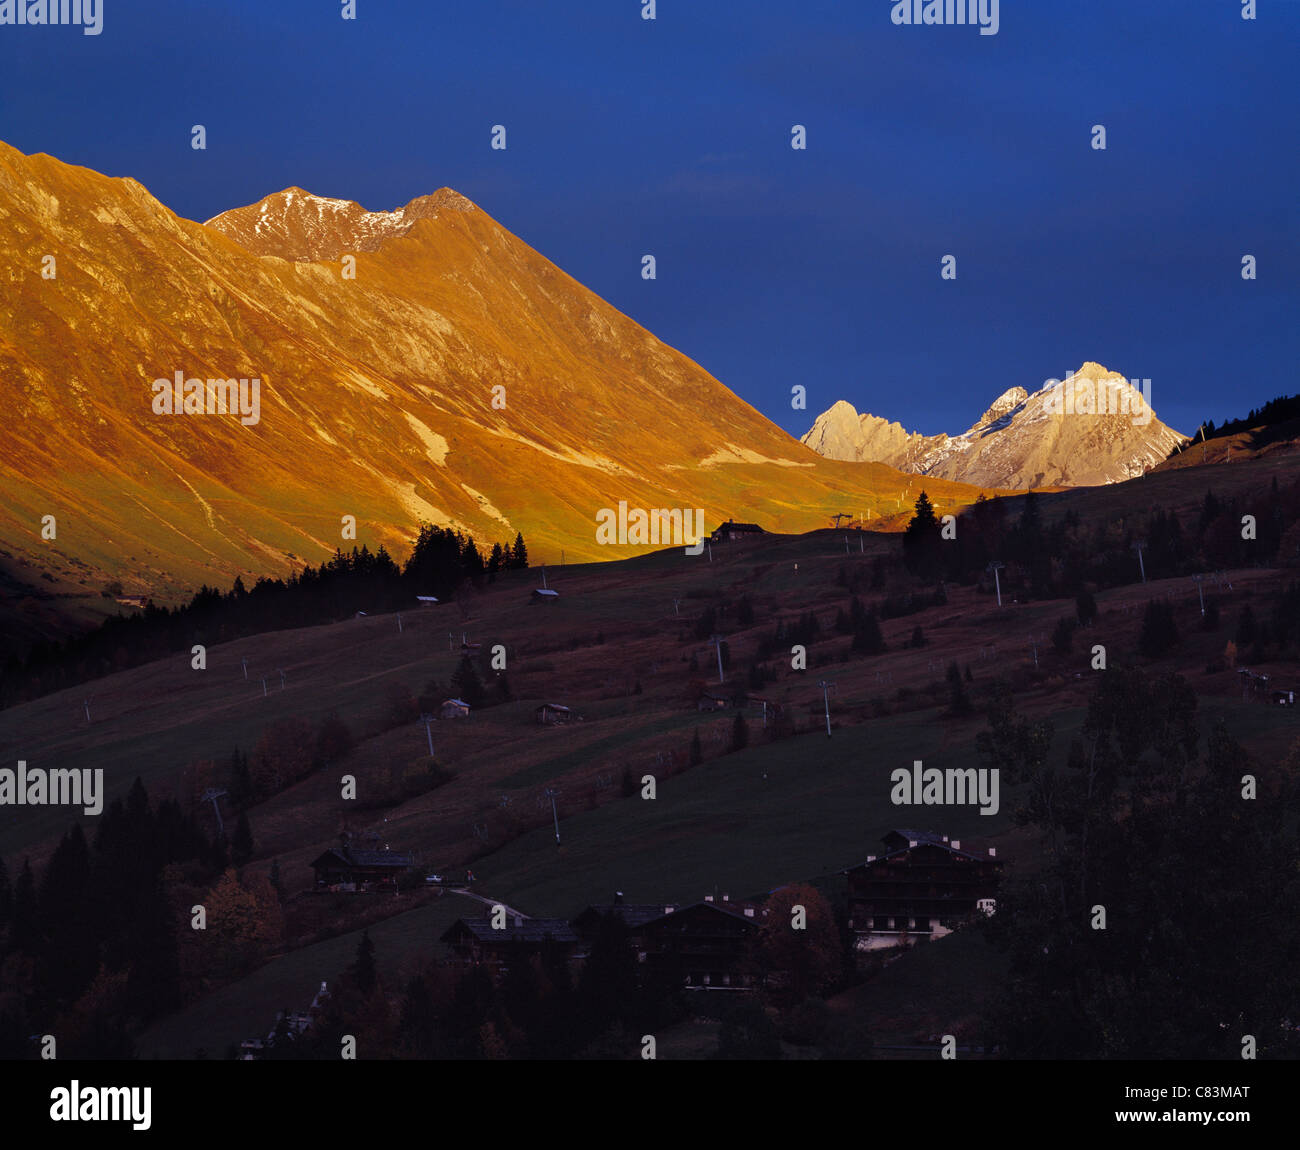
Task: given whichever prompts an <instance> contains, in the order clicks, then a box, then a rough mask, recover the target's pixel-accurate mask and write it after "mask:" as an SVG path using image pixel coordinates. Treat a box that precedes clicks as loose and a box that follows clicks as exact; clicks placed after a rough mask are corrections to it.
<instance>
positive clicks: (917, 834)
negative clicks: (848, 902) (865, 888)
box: [841, 830, 1002, 874]
mask: <svg viewBox="0 0 1300 1150" xmlns="http://www.w3.org/2000/svg"><path fill="white" fill-rule="evenodd" d="M898 835H902V836H903V838H904V841H903V843H902V844H901V845H899V846H895V845H893V844H895V843H896V842H898V839H897V837H896V836H898ZM881 841H882V842H883V843H884V844H885V845H886V846H887V847H890V848H891V849H889V850H886V851H885V853H884V854H880V855H876V856H875V857H874V858H870V859H867V860H866V861H865V862H860V863H857V864H855V865H854V866H851V867H845V868H844V870H843V871H842V872H841V873H842V874H848V873H849V872H850V871H855V870H861V869H863V868H864V867H869V866H874V865H875V864H876V863H878V862H883V861H885V860H888V859H893V858H898V857H899V856H900V855H905V854H907V853H908V852H909V851H910V850H912V849H913V848H912V845H911V844H912V843H916V845H917V847H939V848H940V849H941V850H945V851H947V852H948V853H949V854H954V855H958V856H960V857H961V858H967V859H970V860H972V861H973V862H989V863H993V864H994V865H995V866H1001V865H1002V860H1001V859H1000V858H997V857H996V856H994V855H991V854H988V853H987V852H985V853H979V854H977V853H975V852H974V851H968V850H964V849H962V848H960V847H954V846H953V845H952V843H951V842H949V841H945V839H944V836H943V835H939V834H935V832H934V831H911V830H898V831H890V832H889V834H887V835H885V836H884V837H883V838H882V839H881ZM960 841H961V840H960V839H959V840H958V842H960Z"/></svg>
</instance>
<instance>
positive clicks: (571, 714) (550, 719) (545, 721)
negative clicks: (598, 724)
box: [533, 703, 583, 727]
mask: <svg viewBox="0 0 1300 1150" xmlns="http://www.w3.org/2000/svg"><path fill="white" fill-rule="evenodd" d="M533 715H534V717H535V718H536V719H537V721H538V722H539V723H541V724H542V726H544V727H545V726H553V725H558V724H561V723H581V722H582V721H583V720H582V716H581V715H580V714H578V712H577V711H575V710H574V709H573V708H572V707H564V706H561V705H560V704H559V703H543V704H542V705H541V706H540V707H538V708H537V709H536V710H535V711H534V712H533Z"/></svg>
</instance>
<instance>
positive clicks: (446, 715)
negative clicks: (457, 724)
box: [438, 699, 469, 719]
mask: <svg viewBox="0 0 1300 1150" xmlns="http://www.w3.org/2000/svg"><path fill="white" fill-rule="evenodd" d="M438 718H440V719H468V718H469V704H468V703H467V702H465V700H464V699H444V700H443V701H442V706H440V707H439V708H438Z"/></svg>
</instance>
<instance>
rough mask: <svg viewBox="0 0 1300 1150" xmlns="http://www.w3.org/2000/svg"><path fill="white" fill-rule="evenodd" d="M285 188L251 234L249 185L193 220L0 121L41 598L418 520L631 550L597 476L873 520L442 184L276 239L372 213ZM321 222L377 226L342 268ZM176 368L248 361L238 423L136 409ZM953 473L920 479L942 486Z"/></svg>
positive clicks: (151, 590)
mask: <svg viewBox="0 0 1300 1150" xmlns="http://www.w3.org/2000/svg"><path fill="white" fill-rule="evenodd" d="M284 191H285V193H286V194H284V195H281V196H280V201H278V202H277V203H272V204H271V205H270V207H269V208H268V212H267V213H266V214H267V215H268V216H269V215H270V214H271V209H272V208H275V207H276V206H277V204H283V206H285V207H286V208H287V209H288V210H287V211H286V212H285V213H284V214H283V220H284V226H283V227H282V228H279V229H277V230H275V231H274V234H273V233H272V231H271V229H269V228H268V227H266V226H264V227H263V229H262V232H261V233H260V234H259V233H258V232H257V229H256V220H257V219H258V218H261V217H262V215H263V213H262V212H261V206H262V205H263V204H264V203H268V200H269V197H263V199H262V200H258V201H256V202H255V203H254V204H251V205H246V206H245V208H244V209H232V212H235V213H240V212H241V211H242V215H239V214H236V215H234V216H232V215H231V213H229V212H228V213H221V214H219V215H218V216H216V217H212V220H214V221H220V223H221V226H217V225H216V224H211V225H205V224H202V223H199V222H196V221H192V220H187V219H185V218H183V217H181V216H178V215H177V214H176V213H175V212H173V211H171V209H169V208H167V207H166V206H165V205H163V204H161V203H160V202H159V201H158V200H156V199H155V198H154V197H153V196H152V195H150V193H149V192H148V191H147V189H146V188H145V187H144V186H143V185H142V184H140V183H139V182H138V181H135V180H132V179H130V178H113V177H107V176H103V175H101V174H99V173H97V172H94V171H93V170H92V169H89V168H81V167H75V166H73V165H67V164H63V163H62V162H61V161H59V160H57V159H54V158H53V157H39V156H37V157H29V156H25V155H24V154H23V153H21V152H19V151H18V150H17V149H14V148H12V147H10V146H8V145H0V268H3V269H4V271H3V272H0V285H3V288H4V292H3V295H2V296H0V300H3V303H2V304H0V379H3V380H4V384H5V393H6V396H7V398H8V400H9V403H10V414H11V418H10V419H9V420H7V421H4V422H3V423H0V477H2V480H0V481H2V482H3V484H4V489H5V491H6V496H7V498H6V501H5V505H4V506H3V507H0V550H3V551H7V552H9V555H8V556H2V555H0V567H3V568H4V569H5V570H7V571H17V570H18V569H19V568H20V567H24V566H25V567H27V568H30V570H31V571H32V572H33V573H35V572H39V573H41V574H42V576H48V577H49V580H50V581H51V582H52V583H53V584H54V586H55V588H57V592H58V593H59V594H61V595H66V596H68V597H69V598H70V599H75V598H76V597H77V596H81V597H83V598H92V597H96V598H97V596H98V593H99V591H100V590H101V589H102V587H103V586H104V585H105V584H106V583H108V582H109V581H114V582H121V583H122V585H123V589H124V591H125V592H126V593H127V594H148V595H150V596H152V597H153V598H155V599H156V600H157V601H159V602H169V601H170V602H175V601H178V600H180V599H183V598H185V597H187V596H188V594H189V593H192V591H193V590H194V589H195V588H197V587H198V586H199V585H201V584H203V583H214V582H217V583H221V584H228V583H229V582H230V581H231V580H233V578H234V577H235V576H236V575H239V576H243V577H244V578H246V579H249V578H252V579H255V578H257V577H259V576H260V575H270V576H280V575H285V574H288V573H289V572H290V571H292V570H296V569H298V568H299V567H301V566H302V565H303V564H304V563H313V564H314V563H318V562H320V561H322V560H324V559H327V558H328V557H329V556H330V555H332V554H333V552H334V550H335V549H336V548H338V547H342V548H344V549H345V550H346V549H350V548H351V547H352V546H354V545H355V546H360V545H362V544H366V545H368V546H369V547H370V549H371V550H372V551H373V550H375V549H376V548H377V547H379V546H387V547H389V548H390V549H394V550H395V551H396V549H399V548H403V547H405V546H406V544H407V542H408V541H409V539H410V538H411V537H412V536H413V534H414V531H415V529H416V528H417V526H418V524H419V523H420V522H421V521H427V522H430V523H434V524H436V525H439V526H447V527H452V528H455V529H457V530H461V531H463V532H465V533H466V534H471V535H473V536H474V537H475V538H476V539H478V540H480V541H484V542H488V543H490V542H492V541H494V540H504V539H513V537H514V535H515V534H516V532H522V533H523V534H524V536H525V538H526V539H527V540H528V542H529V547H530V551H531V552H532V554H533V555H534V556H535V557H536V558H541V559H549V560H551V561H555V560H558V559H559V558H560V554H561V552H562V551H563V552H564V553H566V554H567V555H568V556H569V557H570V558H572V559H575V560H576V559H605V558H624V557H627V556H628V555H631V554H636V553H638V552H639V551H641V550H645V549H647V548H641V547H638V546H627V547H613V548H606V547H601V546H600V545H599V544H598V543H597V542H596V539H595V522H596V521H595V515H596V512H597V511H598V510H599V509H601V508H604V507H616V506H617V505H618V503H619V501H620V500H627V501H628V503H629V504H630V505H631V506H640V507H647V508H651V507H668V508H671V507H699V508H703V509H704V511H705V514H706V517H707V519H708V520H709V521H710V522H711V523H714V522H720V521H722V520H723V519H726V518H730V517H734V518H738V519H744V520H752V521H757V522H759V523H761V524H762V525H763V526H765V527H767V528H769V529H771V530H775V531H803V530H809V529H811V528H814V527H821V526H825V525H826V523H827V522H828V520H829V517H830V516H831V515H832V514H834V513H835V512H839V511H852V512H854V513H855V514H858V515H861V516H862V517H863V518H864V519H865V520H866V521H867V522H869V523H877V524H881V525H885V526H889V527H898V526H900V525H901V524H899V523H898V522H897V519H898V517H899V516H903V515H905V504H906V503H908V502H910V498H909V492H911V497H912V498H914V495H915V492H914V491H911V486H910V484H911V481H910V480H909V478H908V477H907V476H904V475H902V474H900V473H899V472H897V471H896V470H894V469H891V468H889V467H885V466H883V465H877V464H872V465H867V466H866V467H863V466H862V465H853V466H850V465H848V464H844V463H839V462H835V461H831V460H826V459H823V458H821V457H819V456H818V455H816V454H815V453H813V452H811V451H808V450H807V448H805V447H804V446H802V445H800V444H799V443H798V441H797V440H795V439H794V438H792V437H791V436H789V435H788V434H787V433H786V432H784V431H783V430H781V429H780V428H779V427H777V426H776V425H775V424H773V423H772V422H771V421H769V420H768V419H766V417H764V416H763V415H762V414H761V413H760V412H758V411H757V410H756V409H755V408H754V407H753V406H752V405H750V404H749V403H747V402H746V401H744V400H743V399H741V398H740V397H739V396H736V395H735V394H734V393H732V392H731V391H729V390H728V389H727V388H726V387H725V386H724V385H723V384H721V383H720V382H719V381H718V380H716V379H714V378H713V377H712V376H710V375H709V374H708V373H707V372H706V371H704V369H703V368H701V367H699V365H697V364H695V363H694V362H693V361H691V360H690V359H689V358H688V357H687V356H685V355H684V354H683V353H681V352H680V351H678V350H676V349H674V348H671V347H669V346H668V345H666V344H664V343H663V342H662V341H661V340H659V339H658V338H657V337H656V336H654V335H653V334H652V333H651V332H649V331H647V330H646V329H644V328H643V327H641V326H640V325H639V324H637V323H636V322H635V321H634V320H632V319H631V318H630V317H628V316H626V315H624V314H623V313H621V312H619V311H618V310H617V309H616V308H614V307H613V306H612V305H610V304H609V303H607V302H606V301H604V300H602V299H600V297H598V296H596V295H595V294H594V293H592V292H590V291H589V290H588V289H587V288H585V287H584V286H583V285H582V284H580V283H579V282H578V281H577V280H575V279H573V278H572V277H571V276H569V275H568V274H567V273H566V272H564V271H563V270H562V269H561V268H559V267H558V266H556V265H555V264H553V263H552V262H550V261H549V260H548V259H546V258H545V257H544V256H542V255H541V254H540V253H538V252H537V251H535V250H534V249H533V248H531V247H529V246H528V245H527V244H526V243H525V242H524V241H522V240H520V239H519V238H518V237H517V236H514V235H513V234H512V233H510V232H509V231H507V230H506V229H505V228H504V227H502V226H501V225H500V224H499V223H497V222H496V221H495V220H494V219H492V218H491V216H489V215H488V214H487V213H486V212H485V211H483V210H482V209H481V208H479V207H477V206H475V205H472V204H470V201H468V200H464V199H463V197H460V196H459V194H458V193H455V192H452V191H450V190H446V191H442V192H434V193H431V194H430V195H429V196H426V197H416V199H415V200H413V201H410V203H409V204H408V205H407V206H406V208H404V209H403V212H404V215H403V217H402V224H403V226H404V224H405V221H406V210H407V209H408V208H410V206H411V205H412V204H413V205H415V207H414V208H410V214H413V215H415V216H416V218H415V219H414V221H413V222H412V223H411V224H410V226H409V227H406V228H404V230H402V232H401V234H387V233H386V232H385V233H384V234H382V235H381V234H380V232H381V231H382V230H383V229H380V230H378V231H377V230H375V229H373V228H370V227H369V225H365V226H363V227H362V228H361V229H359V230H358V229H356V228H355V227H354V228H353V229H352V230H349V229H348V228H347V227H342V226H340V228H338V229H324V230H322V231H319V232H316V233H315V234H308V232H306V231H303V232H301V234H298V233H296V232H295V231H294V225H295V223H300V222H301V221H302V219H304V218H305V219H313V218H321V219H324V218H325V216H326V213H328V214H329V216H330V217H331V218H332V217H333V216H335V215H337V216H338V217H339V218H340V220H344V219H346V220H347V221H349V222H350V224H355V221H357V220H361V219H363V217H366V216H368V215H370V214H371V213H366V212H365V209H363V208H361V207H360V205H357V207H356V208H355V209H352V208H349V207H347V205H348V204H351V203H353V202H354V201H333V202H337V203H341V204H342V205H344V206H343V207H341V208H339V209H337V210H336V209H335V208H334V207H332V206H329V205H328V204H327V205H325V206H320V207H318V206H317V205H316V203H315V201H306V200H304V201H303V202H302V203H298V204H297V205H296V206H295V204H294V203H293V202H292V201H290V198H289V196H288V195H287V193H288V192H290V191H293V192H294V195H293V200H295V201H296V200H298V199H299V195H298V192H297V191H296V190H294V189H285V190H284ZM302 194H303V196H305V195H309V194H310V193H302ZM277 195H280V194H278V193H277ZM320 199H322V200H324V197H320ZM466 205H468V206H469V208H472V210H467V207H466ZM452 209H455V210H452ZM223 217H224V219H223ZM394 230H395V228H394ZM250 233H251V234H250ZM327 233H328V234H327ZM339 233H342V234H343V236H344V238H347V239H348V240H349V241H351V240H359V241H365V240H366V239H367V236H369V237H370V238H372V239H375V238H377V242H376V243H375V244H374V245H373V250H369V251H367V250H357V251H356V252H355V253H354V254H355V259H356V263H355V272H356V275H355V279H349V278H346V277H345V275H344V268H343V267H342V266H341V262H340V261H339V260H337V259H335V258H324V257H321V253H322V252H324V251H334V250H336V249H337V246H338V241H339ZM362 233H365V234H362ZM246 245H253V246H254V247H259V246H260V247H261V248H262V249H263V251H262V253H261V254H259V253H258V252H257V251H253V250H250V248H249V246H246ZM271 248H277V249H278V250H279V251H283V252H284V253H285V255H282V256H279V257H275V256H273V255H272V253H271V251H269V250H267V249H271ZM34 252H35V253H51V254H52V255H53V256H54V258H55V260H56V264H57V270H53V269H52V270H53V274H52V275H51V276H46V275H43V274H42V263H41V259H40V257H39V256H37V257H33V255H32V253H34ZM348 254H353V253H348ZM313 255H314V256H317V257H321V258H316V259H312V258H300V259H289V258H286V257H287V256H301V257H311V256H313ZM176 372H180V373H182V376H183V377H185V378H186V379H189V378H191V377H192V378H195V379H198V380H204V379H213V380H225V379H230V378H234V377H239V378H244V377H247V378H250V379H252V378H257V379H258V380H259V383H260V418H259V420H258V421H257V422H256V424H255V425H253V426H241V424H240V421H239V419H238V418H233V419H232V418H229V417H223V416H221V415H220V414H210V415H206V414H205V415H198V414H189V415H185V414H179V415H178V414H171V415H168V414H158V413H156V412H155V411H153V410H151V401H152V400H153V399H154V398H155V396H154V394H153V392H152V391H151V388H152V387H153V385H154V384H155V383H156V382H157V381H160V380H162V381H167V380H170V379H171V378H172V377H173V375H174V373H176ZM498 388H500V389H501V390H500V391H499V392H498V390H497V389H498ZM498 396H499V397H500V402H499V403H498V402H496V400H497V397H498ZM980 493H981V489H976V488H973V487H970V486H966V485H961V484H953V483H947V484H945V483H942V482H936V483H935V484H933V485H932V489H931V491H930V495H931V498H932V500H934V501H935V502H936V503H938V504H939V505H940V506H946V507H948V508H958V507H960V506H963V505H965V504H967V503H970V502H972V501H973V500H974V498H975V497H976V496H977V495H978V494H980ZM986 493H987V492H986ZM46 515H52V516H53V517H54V519H55V520H56V521H57V536H56V537H55V538H49V539H42V538H41V537H40V531H41V524H42V522H43V518H44V517H45V516H46ZM345 516H352V517H354V518H355V522H356V528H355V535H345V534H342V529H341V524H342V523H343V522H344V517H345ZM19 573H20V574H21V572H19ZM25 579H26V581H27V582H28V583H30V576H26V577H25Z"/></svg>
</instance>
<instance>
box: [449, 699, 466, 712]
mask: <svg viewBox="0 0 1300 1150" xmlns="http://www.w3.org/2000/svg"><path fill="white" fill-rule="evenodd" d="M448 703H451V704H452V706H454V707H464V708H465V710H467V711H468V710H469V704H468V703H467V702H465V700H464V699H443V701H442V705H443V706H444V707H445V706H446V705H447V704H448Z"/></svg>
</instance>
